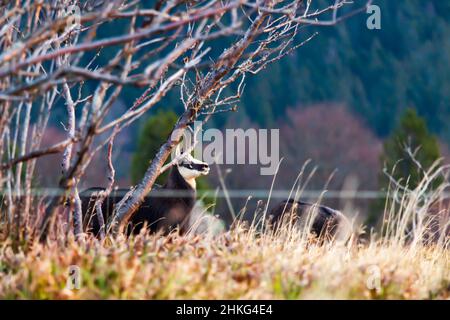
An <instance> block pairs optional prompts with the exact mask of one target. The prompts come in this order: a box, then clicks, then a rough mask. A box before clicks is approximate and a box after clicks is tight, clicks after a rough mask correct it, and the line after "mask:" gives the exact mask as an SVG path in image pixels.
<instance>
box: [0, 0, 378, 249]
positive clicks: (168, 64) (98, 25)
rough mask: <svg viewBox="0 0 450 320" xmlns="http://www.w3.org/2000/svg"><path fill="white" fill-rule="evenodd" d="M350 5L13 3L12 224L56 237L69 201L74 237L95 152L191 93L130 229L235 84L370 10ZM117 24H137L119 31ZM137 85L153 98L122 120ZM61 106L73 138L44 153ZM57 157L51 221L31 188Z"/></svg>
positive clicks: (2, 79)
mask: <svg viewBox="0 0 450 320" xmlns="http://www.w3.org/2000/svg"><path fill="white" fill-rule="evenodd" d="M368 2H369V3H370V2H371V1H368ZM347 4H348V2H347V1H344V0H336V1H333V2H332V4H331V5H329V6H328V7H324V8H321V9H317V10H316V9H314V10H313V9H312V7H311V1H302V0H288V1H265V0H264V1H263V0H249V1H245V0H227V1H215V0H211V1H192V2H189V1H188V2H187V1H181V0H173V1H168V0H167V1H165V0H158V1H155V2H154V7H153V8H147V7H143V6H142V5H141V3H140V1H128V0H112V1H101V0H86V1H69V0H56V1H47V0H43V1H31V0H22V1H10V2H4V1H3V2H2V3H1V4H0V12H1V17H0V21H1V23H0V25H1V26H2V27H1V28H0V48H1V54H0V138H1V139H0V156H1V161H2V163H1V165H0V169H1V170H0V183H1V187H0V189H1V190H2V193H3V197H4V199H5V200H6V203H7V218H6V224H7V226H8V228H9V230H10V231H13V229H14V230H15V231H14V232H15V234H16V235H17V236H18V237H21V236H25V237H27V236H35V235H38V236H39V237H40V238H41V239H42V240H45V239H46V238H47V236H48V234H49V231H50V230H51V226H52V221H53V220H54V219H56V213H57V212H58V211H59V210H60V207H61V205H62V204H67V208H68V210H69V212H71V213H73V225H74V232H75V234H76V236H77V237H78V236H80V235H81V234H82V232H83V230H82V227H81V226H82V224H81V210H80V201H79V199H78V196H77V194H78V190H77V186H78V184H79V182H80V180H81V179H83V176H84V174H85V172H86V168H87V167H88V166H89V163H90V161H91V160H92V158H93V157H94V155H95V154H96V153H97V152H98V151H99V150H100V149H102V148H103V147H104V146H106V145H108V144H110V143H111V141H112V139H113V138H114V136H116V135H117V134H119V133H120V131H121V130H123V129H124V128H125V127H127V126H129V125H130V124H132V123H133V122H135V121H136V120H137V119H139V118H140V117H141V116H142V115H144V114H145V113H146V112H148V111H149V110H150V109H151V108H153V107H154V106H156V105H157V104H158V103H159V102H160V101H161V99H162V98H163V97H164V96H165V95H166V94H167V93H168V92H169V91H170V90H174V89H177V90H180V91H181V101H182V103H183V105H184V108H185V111H184V112H183V113H182V114H181V116H180V118H179V120H178V122H177V124H176V125H175V127H174V131H173V133H174V134H172V137H171V139H168V140H167V141H166V143H164V144H163V146H162V147H161V149H160V150H159V152H158V153H157V154H156V155H155V158H154V159H153V161H152V163H151V164H150V166H149V167H148V170H147V172H146V174H145V176H144V178H143V179H142V181H141V182H140V183H139V184H138V186H137V187H136V188H135V189H134V191H133V192H132V193H131V194H130V196H129V197H128V199H126V201H123V203H122V206H120V207H119V208H118V210H117V214H116V219H114V220H113V222H112V225H111V226H110V227H111V228H112V230H113V231H114V233H118V232H120V231H121V229H122V228H123V226H124V225H125V224H126V222H127V221H128V219H129V218H130V217H131V216H132V214H133V212H134V211H135V210H136V208H137V207H138V206H139V204H140V203H141V201H142V199H143V197H144V196H145V195H146V194H147V193H148V192H149V191H150V190H151V189H152V186H153V184H154V182H155V179H156V178H157V176H158V175H159V174H160V171H161V167H162V165H163V164H164V162H165V161H166V159H167V157H168V155H169V153H170V152H171V150H172V148H173V147H174V146H175V145H176V144H177V143H178V142H179V141H180V139H181V137H182V134H183V131H184V130H185V129H186V128H188V127H189V125H190V123H191V122H192V121H194V120H196V119H200V120H203V121H205V120H207V119H208V118H209V117H210V116H211V115H213V114H215V113H218V112H224V111H227V110H228V109H229V106H230V104H233V103H234V102H235V101H237V100H238V99H239V97H240V95H241V94H242V89H243V86H242V85H239V86H237V85H236V86H237V87H238V89H237V92H236V93H235V94H231V95H229V96H226V95H225V90H224V89H226V88H228V87H230V86H232V85H233V84H235V83H242V82H243V81H244V79H245V76H246V74H256V73H258V72H259V71H260V70H262V69H264V68H265V67H266V66H267V65H268V64H269V63H272V62H275V61H277V60H278V59H281V58H282V57H284V56H285V55H288V54H289V53H290V52H292V50H295V49H296V48H298V47H300V46H301V45H303V44H305V43H306V42H308V41H309V40H311V39H312V38H313V37H314V36H315V35H316V33H308V29H307V28H306V27H307V26H310V25H319V26H329V25H334V24H335V23H337V22H339V21H341V20H343V19H345V18H347V17H349V16H350V15H352V14H355V13H358V12H360V11H362V10H365V8H366V5H367V4H366V3H364V4H362V5H361V6H360V7H359V8H358V7H356V9H355V10H353V11H351V12H350V13H349V14H345V15H340V9H341V8H342V7H343V6H345V5H347ZM329 17H331V18H329ZM116 21H120V22H123V24H124V25H126V28H125V29H124V30H121V29H120V28H116V26H117V24H115V22H116ZM102 28H109V29H110V30H113V31H112V33H113V35H112V36H110V37H107V38H99V36H98V34H99V31H100V30H101V29H102ZM225 37H227V38H229V40H230V42H229V43H230V44H229V46H228V47H226V48H224V50H223V51H222V52H217V50H212V49H211V48H212V47H213V46H214V44H215V43H216V42H215V41H216V40H217V39H219V38H225ZM106 52H107V53H108V54H109V55H111V56H112V58H111V59H110V60H109V61H107V62H103V63H102V62H101V61H99V57H101V56H102V55H104V54H105V53H106ZM88 81H89V82H90V83H94V84H95V89H94V90H86V82H88ZM126 86H134V87H137V88H140V89H141V90H142V93H141V95H140V96H139V97H138V98H137V99H136V100H135V101H134V102H133V103H130V105H129V106H127V109H126V110H125V111H124V112H123V113H121V114H120V115H119V116H117V117H115V118H112V119H111V117H110V115H111V113H112V112H111V111H112V109H113V105H114V103H115V101H116V100H117V99H118V97H119V96H120V95H121V93H122V91H123V89H124V87H126ZM87 91H88V92H87ZM62 102H63V103H64V104H65V114H66V120H64V121H63V126H64V128H65V130H66V137H65V139H63V140H62V141H59V142H57V143H55V144H54V145H51V146H48V147H45V148H41V139H42V136H43V134H44V131H45V128H46V127H47V124H48V123H49V118H50V115H51V114H53V112H54V111H55V109H56V108H57V106H58V105H59V104H61V103H62ZM35 115H36V116H35ZM54 153H62V155H63V160H62V164H61V166H62V167H61V179H60V182H59V189H60V192H57V193H56V194H54V195H53V196H52V197H51V201H50V203H49V204H48V205H46V206H45V212H44V214H43V215H42V217H40V216H39V215H38V214H37V212H38V211H37V210H31V206H32V204H33V205H35V203H36V202H38V201H41V200H42V199H36V197H34V195H33V194H32V191H31V190H32V184H33V176H34V169H35V161H36V159H37V158H39V157H42V156H45V155H48V154H54ZM112 172H113V170H112ZM109 189H110V188H108V190H109ZM105 196H106V195H105ZM69 217H70V214H69ZM30 222H31V223H32V224H33V225H36V224H39V225H40V228H38V230H39V234H34V233H33V232H32V231H31V233H29V232H27V231H26V230H27V229H26V228H22V227H23V226H25V225H26V224H28V223H30ZM69 222H70V221H69Z"/></svg>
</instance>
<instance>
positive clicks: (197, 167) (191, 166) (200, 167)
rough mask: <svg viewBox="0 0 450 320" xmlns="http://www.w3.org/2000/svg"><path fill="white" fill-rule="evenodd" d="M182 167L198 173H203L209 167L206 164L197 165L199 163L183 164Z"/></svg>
mask: <svg viewBox="0 0 450 320" xmlns="http://www.w3.org/2000/svg"><path fill="white" fill-rule="evenodd" d="M181 166H182V167H185V168H188V169H190V170H196V171H203V170H204V169H205V168H207V167H208V165H206V164H197V163H182V164H181Z"/></svg>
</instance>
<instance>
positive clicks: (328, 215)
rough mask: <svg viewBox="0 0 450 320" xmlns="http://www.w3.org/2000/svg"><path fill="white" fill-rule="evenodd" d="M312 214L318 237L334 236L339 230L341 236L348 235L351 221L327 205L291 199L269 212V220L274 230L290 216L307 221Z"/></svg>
mask: <svg viewBox="0 0 450 320" xmlns="http://www.w3.org/2000/svg"><path fill="white" fill-rule="evenodd" d="M309 215H310V217H311V219H312V221H311V231H312V233H314V234H315V235H316V236H318V237H327V238H334V237H335V236H336V235H337V234H338V231H339V230H342V232H339V234H340V237H341V238H343V237H348V235H349V234H348V232H349V230H350V223H349V221H348V219H347V218H346V217H345V216H344V215H343V214H342V213H341V212H340V211H337V210H334V209H331V208H329V207H326V206H322V205H317V204H312V203H308V202H303V201H295V200H294V199H289V200H285V201H282V202H280V203H279V204H278V205H276V206H275V207H273V208H272V209H271V211H270V212H269V217H268V218H269V222H270V223H271V224H272V227H273V229H274V230H276V229H278V228H279V227H280V225H281V224H282V223H283V221H285V222H286V221H287V220H289V219H290V218H291V219H293V222H295V223H297V222H298V223H300V224H302V223H306V222H307V221H306V220H307V219H308V216H309Z"/></svg>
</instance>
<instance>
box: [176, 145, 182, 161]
mask: <svg viewBox="0 0 450 320" xmlns="http://www.w3.org/2000/svg"><path fill="white" fill-rule="evenodd" d="M181 154H182V150H181V143H179V144H177V145H176V147H175V158H178V157H179V156H180V155H181Z"/></svg>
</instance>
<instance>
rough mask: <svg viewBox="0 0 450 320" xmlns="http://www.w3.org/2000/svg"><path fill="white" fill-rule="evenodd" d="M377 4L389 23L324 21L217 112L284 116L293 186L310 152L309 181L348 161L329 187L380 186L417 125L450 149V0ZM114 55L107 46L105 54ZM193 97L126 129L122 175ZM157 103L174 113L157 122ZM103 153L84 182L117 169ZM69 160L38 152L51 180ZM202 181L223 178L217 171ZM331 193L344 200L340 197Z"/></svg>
mask: <svg viewBox="0 0 450 320" xmlns="http://www.w3.org/2000/svg"><path fill="white" fill-rule="evenodd" d="M318 2H319V3H320V2H321V3H328V2H329V1H325V0H321V1H318ZM374 4H376V5H379V6H380V8H381V30H369V29H367V28H366V19H367V17H368V16H367V15H365V14H362V15H359V16H356V17H353V18H352V19H349V20H348V21H345V22H344V23H342V24H340V25H338V26H337V27H333V28H329V29H326V28H325V29H323V28H322V29H318V30H317V31H319V32H320V34H319V36H318V37H316V38H315V39H313V40H312V42H310V43H309V44H308V45H306V46H303V47H302V48H300V49H299V50H297V51H294V53H293V54H292V55H290V56H288V57H286V58H285V59H282V60H281V61H279V62H277V63H275V64H272V65H271V66H270V67H269V68H267V69H266V70H264V71H263V72H261V73H260V74H259V76H258V77H254V78H251V77H248V78H247V79H246V88H245V91H244V94H243V97H242V99H241V102H240V104H239V105H238V111H237V112H236V113H232V114H230V113H226V114H223V115H218V116H215V117H213V118H212V120H211V121H210V122H209V123H208V127H215V128H220V129H224V128H244V129H245V128H269V129H270V128H279V129H280V140H281V141H280V148H281V150H280V156H281V157H284V160H283V162H282V165H281V168H280V172H279V174H278V176H277V180H276V183H275V189H278V190H286V189H288V190H290V188H291V187H292V184H293V183H294V180H295V177H296V176H297V174H298V172H299V171H300V170H301V168H302V166H303V164H304V162H305V161H306V160H308V159H311V160H312V162H311V165H310V168H312V167H314V166H317V172H316V173H315V175H314V176H313V178H312V179H311V181H310V183H309V184H308V189H313V190H316V189H318V190H323V189H324V187H325V185H326V183H327V180H328V178H329V176H330V175H331V174H332V173H333V172H334V171H335V170H336V172H335V174H334V175H333V179H332V180H331V182H330V183H329V185H328V188H327V189H328V190H342V189H345V188H347V187H348V186H349V181H352V183H350V185H351V186H352V187H357V189H358V190H380V189H382V188H383V187H385V183H384V182H383V177H382V176H383V175H382V168H383V166H384V163H385V162H386V163H387V164H388V165H389V164H392V163H390V161H389V157H390V155H392V154H395V152H397V151H396V150H395V149H396V148H398V147H399V146H400V143H401V142H405V141H400V140H399V139H401V138H402V137H403V138H404V137H410V135H415V134H417V136H418V138H417V139H413V140H414V141H415V143H416V144H420V145H422V144H423V145H428V146H429V147H424V148H423V149H424V150H423V152H424V153H425V155H424V159H427V160H426V161H428V163H430V161H431V162H432V161H433V160H434V159H436V158H437V157H440V156H444V157H447V159H448V155H449V151H448V148H449V145H450V126H449V125H448V124H449V122H450V37H449V36H448V35H449V34H450V21H449V19H448V18H449V17H450V2H449V1H442V0H430V1H419V0H411V1H392V0H378V1H374ZM308 28H311V29H314V28H313V27H308ZM100 31H101V32H105V35H107V33H108V30H101V29H100ZM312 31H316V30H312ZM107 58H108V57H107V54H106V55H103V57H102V59H107ZM87 88H89V87H88V86H87ZM134 90H135V89H133V88H130V89H128V90H126V91H125V94H124V95H123V96H122V97H121V99H120V103H118V104H117V106H115V108H116V110H117V114H120V113H121V112H122V111H123V110H124V109H125V108H127V106H129V105H130V104H132V103H133V101H134V99H135V97H136V96H137V94H136V92H135V91H134ZM181 108H182V106H181V103H180V101H179V92H177V91H173V92H172V93H171V94H170V95H169V96H168V97H167V98H166V101H165V103H163V104H162V106H161V107H159V109H156V110H154V111H153V113H152V114H149V115H148V117H147V118H146V119H143V120H142V121H141V122H140V123H139V124H138V125H135V126H131V127H130V128H128V129H127V130H126V131H123V132H122V133H121V135H120V136H119V137H118V138H117V139H116V145H115V148H116V150H115V156H114V164H115V166H116V170H117V177H118V179H117V180H118V182H119V184H120V185H121V186H129V185H130V184H131V183H135V182H136V181H137V180H138V179H139V176H140V174H142V170H144V169H143V168H145V167H146V165H147V164H148V161H149V160H150V159H151V157H152V153H153V152H151V150H156V148H157V147H158V146H159V144H160V143H161V141H162V139H163V137H165V136H167V132H169V131H170V128H171V127H172V125H173V123H174V121H175V119H176V117H175V116H174V115H173V114H172V113H170V112H175V113H179V112H180V111H181ZM408 110H415V112H413V111H408ZM155 112H159V113H160V114H159V118H158V119H164V120H161V121H157V122H156V123H155V122H154V120H153V122H151V121H152V116H153V115H155ZM161 112H162V113H161ZM167 112H169V113H167ZM164 113H165V114H164ZM53 123H54V124H53V128H52V129H51V130H49V131H48V132H47V135H46V137H45V138H44V140H45V142H44V144H51V143H54V142H57V141H60V140H62V137H63V136H64V131H63V128H62V125H61V124H60V123H59V121H58V119H57V118H55V119H53ZM158 137H159V138H158ZM158 139H161V141H158ZM386 153H389V154H386ZM396 155H400V156H401V153H400V154H398V153H397V154H396ZM103 157H104V155H101V154H99V156H98V160H97V161H94V162H93V164H92V165H91V167H90V168H89V171H88V174H87V177H86V178H87V179H86V182H85V184H86V185H85V186H84V187H89V186H91V185H96V186H98V185H101V183H102V181H103V180H104V179H105V178H104V172H105V169H106V164H105V163H104V161H103V160H102V159H103ZM59 163H60V159H59V158H58V156H49V157H46V158H43V159H40V160H39V161H38V167H39V170H37V172H38V173H42V174H43V175H46V176H45V177H41V178H44V180H45V182H44V184H45V185H46V186H53V185H57V182H58V181H57V179H58V176H57V171H56V170H50V168H54V167H55V166H59ZM227 169H231V171H230V170H227ZM222 170H223V172H224V173H226V184H227V187H228V188H229V189H233V190H236V189H237V190H239V189H261V190H267V189H269V188H270V184H271V182H272V177H270V176H260V175H259V167H257V166H255V165H252V166H246V165H233V166H230V167H229V168H222ZM412 170H413V169H412ZM51 172H55V176H51V175H49V173H51ZM408 173H409V174H411V172H408ZM202 186H203V187H204V188H208V187H209V188H212V189H216V187H217V186H219V182H218V178H217V172H215V171H213V172H212V174H211V176H210V177H208V181H203V182H202ZM247 196H248V194H245V195H243V197H242V198H238V199H233V201H234V205H235V209H237V210H239V209H240V208H241V207H242V205H243V204H244V203H245V200H246V197H247ZM324 202H325V203H326V204H329V205H335V206H339V207H342V206H343V204H342V201H340V200H339V199H325V200H324ZM372 202H373V201H372ZM219 205H220V206H223V204H219ZM355 206H356V207H357V208H358V209H359V210H358V211H360V213H361V214H362V215H363V216H366V215H368V214H369V212H370V211H371V208H373V207H376V205H374V204H373V203H371V201H368V200H367V199H360V200H358V201H356V202H355Z"/></svg>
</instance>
